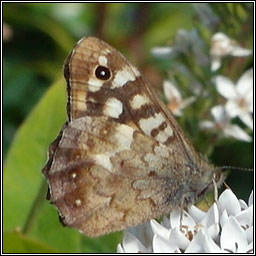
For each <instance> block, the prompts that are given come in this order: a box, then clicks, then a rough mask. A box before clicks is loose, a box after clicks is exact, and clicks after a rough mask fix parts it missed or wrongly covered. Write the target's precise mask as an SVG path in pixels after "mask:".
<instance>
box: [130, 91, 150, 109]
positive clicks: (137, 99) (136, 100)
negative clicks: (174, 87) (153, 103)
mask: <svg viewBox="0 0 256 256" xmlns="http://www.w3.org/2000/svg"><path fill="white" fill-rule="evenodd" d="M147 103H150V100H149V98H148V97H146V96H145V95H141V94H136V95H135V96H134V97H133V98H132V99H131V100H130V104H131V107H132V108H133V109H140V108H141V106H143V105H145V104H147Z"/></svg>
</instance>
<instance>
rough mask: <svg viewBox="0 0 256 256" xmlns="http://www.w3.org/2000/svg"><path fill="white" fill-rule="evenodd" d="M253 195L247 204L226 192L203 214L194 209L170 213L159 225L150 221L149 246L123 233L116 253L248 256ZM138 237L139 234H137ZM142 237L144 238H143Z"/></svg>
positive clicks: (251, 244) (250, 243)
mask: <svg viewBox="0 0 256 256" xmlns="http://www.w3.org/2000/svg"><path fill="white" fill-rule="evenodd" d="M252 198H253V193H251V195H250V198H249V202H248V204H246V203H245V202H244V201H243V200H238V199H237V198H236V196H235V195H234V194H233V192H232V191H231V190H230V189H226V190H225V191H224V192H223V193H222V194H221V196H220V197H219V199H218V201H217V202H216V203H214V204H213V205H212V206H211V207H210V209H209V210H208V211H207V212H203V211H201V210H200V209H198V208H197V207H195V206H193V205H192V206H191V207H189V208H188V212H186V211H185V210H183V211H180V210H178V209H174V210H173V211H172V212H171V214H170V218H169V219H168V218H166V217H164V218H163V221H162V223H161V224H160V223H158V222H156V221H155V220H151V221H150V222H148V223H147V224H144V226H141V227H143V228H145V225H148V227H149V226H151V228H152V231H153V233H154V235H153V237H152V236H151V237H152V239H151V244H148V245H147V246H144V245H143V244H142V243H141V242H140V240H143V237H140V236H135V235H131V234H130V233H129V232H126V233H125V236H124V239H123V242H122V244H119V245H118V249H117V251H118V252H119V253H138V252H140V253H181V252H184V253H227V252H233V253H250V252H251V253H252V252H253V199H252ZM140 233H141V232H140ZM144 235H145V234H144Z"/></svg>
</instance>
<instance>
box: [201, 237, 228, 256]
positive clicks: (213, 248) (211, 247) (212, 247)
mask: <svg viewBox="0 0 256 256" xmlns="http://www.w3.org/2000/svg"><path fill="white" fill-rule="evenodd" d="M204 250H205V252H206V253H223V251H222V250H221V248H220V247H219V246H218V245H217V244H216V243H215V242H214V241H213V240H212V239H211V238H210V237H209V236H207V235H206V236H205V242H204Z"/></svg>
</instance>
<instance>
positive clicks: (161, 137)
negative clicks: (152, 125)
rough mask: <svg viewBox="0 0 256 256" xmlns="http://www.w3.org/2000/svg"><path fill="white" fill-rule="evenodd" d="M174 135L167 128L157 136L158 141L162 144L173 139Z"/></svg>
mask: <svg viewBox="0 0 256 256" xmlns="http://www.w3.org/2000/svg"><path fill="white" fill-rule="evenodd" d="M172 135H173V131H172V129H171V128H170V127H169V126H167V127H166V128H165V129H164V130H163V131H160V132H159V133H158V134H157V136H156V140H157V141H159V142H161V143H164V142H166V141H167V139H168V138H169V137H171V136H172Z"/></svg>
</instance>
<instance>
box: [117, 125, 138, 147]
mask: <svg viewBox="0 0 256 256" xmlns="http://www.w3.org/2000/svg"><path fill="white" fill-rule="evenodd" d="M133 132H134V129H133V128H131V127H130V126H127V125H123V124H120V125H118V126H117V127H116V133H115V139H116V141H117V142H118V144H119V145H120V146H122V148H124V149H130V147H131V143H132V141H133Z"/></svg>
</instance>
